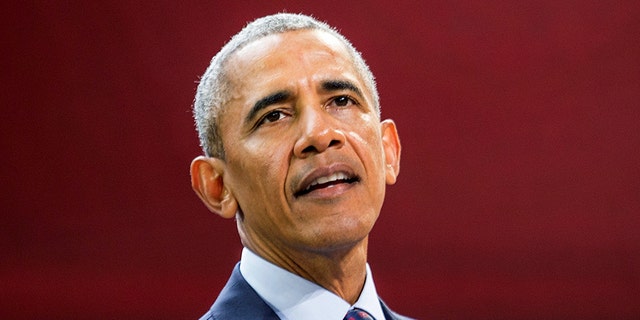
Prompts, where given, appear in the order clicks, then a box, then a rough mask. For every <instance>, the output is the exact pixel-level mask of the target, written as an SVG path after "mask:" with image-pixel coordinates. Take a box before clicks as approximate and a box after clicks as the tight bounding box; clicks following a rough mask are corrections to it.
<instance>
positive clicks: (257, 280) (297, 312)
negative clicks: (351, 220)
mask: <svg viewBox="0 0 640 320" xmlns="http://www.w3.org/2000/svg"><path fill="white" fill-rule="evenodd" d="M240 273H241V274H242V276H243V277H244V278H245V280H247V282H248V283H249V285H250V286H251V287H252V288H253V290H255V291H256V292H257V293H258V295H259V296H260V297H261V298H262V299H263V300H264V301H266V303H267V304H268V305H269V306H270V307H271V308H272V309H273V310H274V311H275V312H276V314H277V315H278V317H280V319H283V320H287V319H290V320H299V319H305V320H315V319H317V320H332V319H335V320H342V319H343V318H344V316H345V315H346V314H347V312H348V311H349V310H350V309H351V308H360V309H362V310H366V311H367V312H369V313H370V314H371V315H372V316H373V317H374V318H375V319H376V320H383V319H384V314H383V312H382V307H381V306H380V301H379V300H378V293H377V292H376V287H375V285H374V284H373V277H372V276H371V269H370V268H369V264H367V277H366V280H365V282H364V288H363V289H362V293H360V297H359V298H358V301H356V303H355V304H354V305H353V306H352V305H350V304H349V303H348V302H346V301H345V300H343V299H342V298H340V297H339V296H337V295H336V294H334V293H333V292H331V291H329V290H327V289H325V288H323V287H321V286H319V285H317V284H315V283H313V282H311V281H309V280H307V279H304V278H302V277H300V276H298V275H295V274H293V273H291V272H289V271H287V270H285V269H282V268H280V267H278V266H276V265H274V264H272V263H270V262H269V261H267V260H264V259H263V258H261V257H259V256H258V255H256V254H255V253H253V252H251V250H249V249H247V248H244V249H243V250H242V258H241V259H240Z"/></svg>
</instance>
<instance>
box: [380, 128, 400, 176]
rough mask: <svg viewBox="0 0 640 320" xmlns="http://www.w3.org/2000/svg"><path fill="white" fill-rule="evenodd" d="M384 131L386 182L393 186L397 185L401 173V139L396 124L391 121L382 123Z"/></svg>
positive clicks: (383, 145)
mask: <svg viewBox="0 0 640 320" xmlns="http://www.w3.org/2000/svg"><path fill="white" fill-rule="evenodd" d="M380 125H381V129H382V147H383V149H384V161H385V164H386V166H385V181H386V182H387V184H389V185H391V184H394V183H396V178H397V177H398V174H399V173H400V149H401V147H400V138H399V137H398V130H397V129H396V124H395V123H394V122H393V120H391V119H387V120H384V121H382V122H381V123H380Z"/></svg>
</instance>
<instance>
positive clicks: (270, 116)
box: [258, 110, 285, 125]
mask: <svg viewBox="0 0 640 320" xmlns="http://www.w3.org/2000/svg"><path fill="white" fill-rule="evenodd" d="M284 116H285V114H284V113H283V112H282V111H280V110H273V111H270V112H268V113H267V114H265V115H264V117H262V119H260V122H259V123H258V125H262V124H265V123H271V122H276V121H278V120H280V119H282V118H284Z"/></svg>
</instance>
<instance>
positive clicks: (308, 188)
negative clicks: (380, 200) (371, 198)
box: [294, 171, 360, 197]
mask: <svg viewBox="0 0 640 320" xmlns="http://www.w3.org/2000/svg"><path fill="white" fill-rule="evenodd" d="M359 181H360V178H359V177H358V176H356V175H355V174H353V173H349V172H345V171H337V172H334V173H331V174H327V175H321V176H312V177H309V178H307V179H305V181H303V183H302V187H301V188H300V190H298V191H297V192H296V193H295V194H294V196H295V197H301V196H304V195H307V194H309V193H311V192H313V191H316V190H320V189H327V188H331V187H335V186H338V185H345V184H354V183H357V182H359Z"/></svg>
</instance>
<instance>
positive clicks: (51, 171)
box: [0, 0, 640, 319]
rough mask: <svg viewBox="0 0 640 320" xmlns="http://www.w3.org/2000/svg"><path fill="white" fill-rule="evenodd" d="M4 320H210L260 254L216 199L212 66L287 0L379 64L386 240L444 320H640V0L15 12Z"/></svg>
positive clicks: (382, 261)
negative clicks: (244, 242)
mask: <svg viewBox="0 0 640 320" xmlns="http://www.w3.org/2000/svg"><path fill="white" fill-rule="evenodd" d="M1 7H2V10H1V11H2V12H3V13H2V15H3V17H2V21H3V28H2V30H1V31H0V32H1V35H2V36H1V37H2V61H1V62H0V63H2V72H1V77H2V87H3V89H2V91H3V94H2V108H3V114H4V116H3V117H2V118H3V119H2V126H1V128H0V130H1V133H2V134H1V136H0V143H1V145H0V147H1V148H2V150H3V152H2V157H0V170H2V172H1V174H2V196H1V198H0V199H1V201H2V202H1V205H2V207H1V210H2V212H3V213H2V218H1V219H2V230H1V231H2V232H1V233H0V249H1V250H2V260H1V261H2V263H1V266H0V284H1V286H2V288H1V290H0V317H1V318H3V319H32V318H36V317H39V318H43V317H44V318H47V319H49V318H50V319H55V318H65V319H95V318H120V319H176V318H183V319H188V318H191V319H194V318H197V317H198V316H199V315H201V314H202V313H204V312H205V311H206V310H207V308H208V307H209V306H210V304H211V302H212V301H213V299H214V298H215V297H216V295H217V293H218V291H219V290H220V289H221V287H222V286H223V285H224V283H225V281H226V279H227V277H228V275H229V272H230V271H231V268H232V267H233V265H234V264H235V262H236V261H237V260H238V258H239V255H240V248H241V247H240V244H239V241H238V237H237V235H236V230H235V225H234V223H233V222H232V221H226V220H222V219H220V218H218V217H216V216H214V215H212V214H209V213H208V212H207V211H206V209H205V207H204V206H203V205H202V204H201V203H200V202H199V200H198V199H197V198H196V196H195V195H193V193H192V191H191V188H190V185H189V176H188V166H189V163H190V161H191V159H192V158H193V157H195V156H196V155H198V154H199V153H200V150H199V148H198V143H197V139H196V134H195V131H194V129H193V124H192V119H191V114H190V105H191V102H192V100H193V94H194V91H195V86H196V82H197V80H198V76H199V75H201V74H202V72H203V71H204V69H205V68H206V66H207V65H208V62H209V60H210V58H211V57H212V56H213V54H215V53H216V52H217V50H218V49H219V48H220V47H221V46H222V45H223V43H224V42H226V41H227V39H228V38H229V37H230V36H231V35H232V34H234V33H235V32H237V31H238V30H239V29H240V28H241V27H242V26H243V25H244V24H245V23H246V22H247V21H249V20H253V19H254V18H256V17H259V16H262V15H265V14H269V13H274V12H278V11H288V12H303V13H307V14H313V15H315V16H316V17H318V18H319V19H321V20H326V21H327V22H329V23H330V24H331V25H333V26H335V27H337V28H339V29H340V30H341V31H342V32H343V33H344V34H345V35H346V36H347V37H348V38H349V39H351V40H352V41H353V42H354V44H355V45H356V47H357V48H358V49H359V50H360V51H362V52H363V53H364V56H365V58H366V59H367V61H368V62H369V63H370V65H371V68H372V69H373V71H374V73H375V74H376V76H377V77H378V84H379V89H380V94H381V99H382V108H383V116H385V117H389V118H393V119H395V120H396V122H397V124H398V126H399V129H400V134H401V138H402V142H403V151H404V153H403V156H402V170H401V174H400V179H399V182H398V184H397V185H395V186H393V187H391V188H390V189H389V191H388V195H387V200H386V203H385V207H384V208H383V212H382V216H381V218H380V220H379V222H378V224H377V226H376V228H375V229H374V231H373V234H372V239H371V244H370V263H371V265H372V268H373V271H374V274H375V277H376V281H377V285H378V287H379V288H378V289H379V291H380V293H381V294H382V297H383V298H384V299H385V300H387V302H388V303H389V304H390V305H391V306H392V307H393V308H394V309H396V310H398V311H401V312H402V313H405V314H407V315H410V316H413V317H417V318H420V319H430V318H433V319H602V318H615V319H638V318H640V232H639V230H640V182H639V180H640V165H639V163H640V151H639V148H640V134H639V132H640V130H639V127H640V126H639V124H640V110H639V107H640V106H639V101H640V41H639V39H640V4H639V3H638V2H637V1H546V0H545V1H483V2H477V1H469V2H465V1H433V2H432V1H424V2H423V1H415V2H405V3H402V2H398V1H395V2H387V1H371V2H369V3H367V4H355V2H354V3H349V4H347V3H345V2H344V1H333V0H329V1H323V2H317V3H310V2H308V3H307V2H305V3H302V2H301V1H300V2H299V1H282V2H278V1H274V2H271V3H267V2H262V1H254V2H250V1H229V2H228V3H220V2H218V1H202V2H165V1H161V2H150V3H144V2H142V3H140V2H137V1H121V2H105V3H99V2H92V1H85V2H73V1H71V2H69V1H61V2H58V3H54V2H48V1H42V2H37V3H30V2H16V3H5V4H2V5H1Z"/></svg>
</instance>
